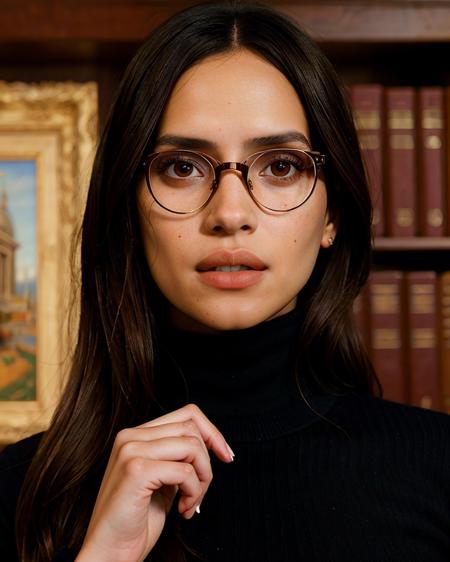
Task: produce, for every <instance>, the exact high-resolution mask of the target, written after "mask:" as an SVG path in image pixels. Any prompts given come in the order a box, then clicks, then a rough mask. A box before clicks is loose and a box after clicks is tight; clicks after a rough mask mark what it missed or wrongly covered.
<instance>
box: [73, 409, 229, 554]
mask: <svg viewBox="0 0 450 562" xmlns="http://www.w3.org/2000/svg"><path fill="white" fill-rule="evenodd" d="M208 449H212V450H213V451H214V453H215V454H216V456H217V457H218V458H219V459H221V460H223V461H225V462H231V461H232V460H233V457H232V456H231V455H230V452H229V449H228V445H227V443H226V441H225V438H224V437H223V435H222V434H221V433H220V431H219V430H218V429H217V428H216V427H215V426H214V425H213V424H212V423H211V422H210V421H209V419H208V418H207V417H206V416H205V415H204V414H203V412H202V411H201V410H200V409H199V408H198V407H197V406H196V405H195V404H188V405H187V406H184V407H183V408H180V409H179V410H175V411H173V412H170V413H169V414H166V415H164V416H161V417H159V418H157V419H155V420H152V421H150V422H148V423H145V424H143V425H140V426H137V427H133V428H129V429H124V430H122V431H120V432H119V433H118V434H117V437H116V439H115V442H114V445H113V448H112V451H111V455H110V458H109V461H108V465H107V467H106V470H105V474H104V477H103V480H102V484H101V486H100V490H99V493H98V496H97V500H96V503H95V506H94V510H93V513H92V517H91V520H90V522H89V526H88V530H87V533H86V537H85V539H84V542H83V545H82V548H81V551H80V553H79V555H78V557H77V558H76V562H103V561H105V562H106V561H108V562H110V561H111V560H114V562H141V561H142V560H144V559H145V557H146V556H147V554H148V553H149V552H150V551H151V550H152V548H153V546H154V545H155V543H156V542H157V540H158V538H159V537H160V535H161V532H162V530H163V528H164V524H165V521H166V517H167V514H168V512H169V510H170V508H171V506H172V503H173V500H174V498H175V496H176V494H177V492H178V490H180V499H179V502H178V511H179V512H180V513H181V514H183V516H184V517H185V518H186V519H190V518H191V517H192V516H193V515H194V513H195V509H196V507H197V506H198V505H200V503H201V501H202V500H203V497H204V495H205V494H206V491H207V489H208V487H209V485H210V483H211V480H212V477H213V475H212V470H211V462H210V458H209V453H208Z"/></svg>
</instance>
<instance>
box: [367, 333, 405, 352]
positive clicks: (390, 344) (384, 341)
mask: <svg viewBox="0 0 450 562" xmlns="http://www.w3.org/2000/svg"><path fill="white" fill-rule="evenodd" d="M400 346H401V338H400V331H399V330H397V329H395V328H378V329H375V330H374V331H373V335H372V347H373V349H400Z"/></svg>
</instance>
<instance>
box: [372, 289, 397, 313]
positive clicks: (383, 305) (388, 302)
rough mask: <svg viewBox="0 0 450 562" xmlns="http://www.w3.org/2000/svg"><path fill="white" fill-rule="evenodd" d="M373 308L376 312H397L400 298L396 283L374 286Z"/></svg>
mask: <svg viewBox="0 0 450 562" xmlns="http://www.w3.org/2000/svg"><path fill="white" fill-rule="evenodd" d="M372 310H373V312H374V313H375V314H396V313H397V312H399V310H400V299H399V295H398V292H397V290H396V287H395V285H378V284H376V283H374V285H373V288H372Z"/></svg>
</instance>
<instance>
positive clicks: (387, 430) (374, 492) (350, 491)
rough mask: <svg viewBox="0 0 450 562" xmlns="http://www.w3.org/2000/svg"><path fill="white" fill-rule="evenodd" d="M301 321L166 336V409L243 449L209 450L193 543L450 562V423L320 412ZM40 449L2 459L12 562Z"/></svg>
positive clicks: (28, 444)
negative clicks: (17, 522)
mask: <svg viewBox="0 0 450 562" xmlns="http://www.w3.org/2000/svg"><path fill="white" fill-rule="evenodd" d="M298 322H299V319H298V317H297V313H296V312H293V313H290V314H287V315H285V316H283V317H280V318H277V319H274V320H272V321H270V322H267V323H264V324H261V325H259V326H256V327H254V328H250V329H248V330H241V331H236V332H226V333H221V334H219V335H215V336H212V335H209V336H207V335H200V334H192V333H187V332H182V331H179V330H166V331H165V332H164V333H163V335H162V341H161V345H162V346H163V348H164V352H163V354H162V357H163V360H162V362H161V364H160V366H159V375H158V376H159V381H160V382H159V385H158V396H159V400H160V403H161V410H162V413H164V412H165V411H171V410H172V409H174V408H175V407H179V406H181V405H183V404H185V403H187V402H194V403H196V404H197V405H198V406H199V407H200V408H201V409H202V411H203V412H204V413H205V414H206V415H207V416H208V417H209V418H210V419H211V421H213V423H215V424H216V425H217V427H218V428H219V429H220V430H221V431H222V433H223V434H224V435H225V437H226V439H227V440H228V442H229V443H230V445H231V447H232V448H233V450H234V452H235V453H236V457H235V460H234V462H233V463H230V464H226V463H223V462H222V461H220V460H218V459H217V457H216V456H215V455H214V453H212V452H210V457H211V465H212V470H213V474H214V478H213V481H212V483H211V485H210V487H209V489H208V492H207V493H206V496H205V498H204V501H203V503H202V505H201V513H200V514H199V515H197V514H195V515H194V517H193V518H192V519H191V520H189V521H186V520H184V519H181V531H182V536H183V538H184V539H185V541H186V542H187V543H188V544H190V545H191V546H192V547H193V548H195V549H196V550H197V551H199V552H200V553H202V554H203V555H204V556H203V560H205V561H206V562H244V561H245V562H298V561H311V562H381V561H382V562H390V561H396V562H397V561H405V562H444V561H445V562H449V560H450V416H447V415H445V414H442V413H437V412H432V411H428V410H423V409H420V408H415V407H412V406H404V405H400V404H395V403H392V402H388V401H385V400H381V399H375V398H372V397H370V396H363V395H353V396H340V397H333V396H324V395H317V394H312V393H311V392H309V391H308V390H305V391H306V395H307V399H308V402H310V404H311V405H312V406H313V408H314V409H315V410H316V412H317V413H314V412H312V411H311V409H310V408H309V407H308V406H307V405H306V404H305V402H304V401H303V399H302V398H301V396H300V395H299V393H298V391H297V389H296V386H295V384H294V378H293V354H292V350H293V347H294V346H295V339H296V331H297V330H296V327H297V324H298ZM301 376H302V373H300V379H301ZM302 386H303V385H302ZM324 418H326V419H324ZM36 443H37V438H36V437H35V438H31V439H29V440H27V441H25V442H21V443H19V444H17V445H15V446H12V447H9V448H7V449H6V450H5V452H4V453H3V454H2V455H0V544H1V545H2V546H1V548H0V560H2V561H3V560H8V561H11V562H13V561H15V559H14V558H10V557H8V556H11V552H12V551H11V544H12V543H11V541H12V528H13V527H12V520H13V517H14V506H15V501H16V499H17V494H18V491H19V489H20V485H21V482H22V479H23V475H24V472H25V469H26V466H27V465H28V463H29V459H30V458H31V456H32V452H33V449H34V448H35V447H36ZM3 545H5V546H3ZM8 545H9V550H8ZM2 548H3V550H2ZM72 559H73V558H72ZM58 560H61V561H62V560H71V557H70V555H68V554H67V555H63V554H62V556H61V557H60V558H59V559H58ZM194 560H198V559H197V558H194V557H190V558H189V562H191V561H194ZM111 562H113V561H111Z"/></svg>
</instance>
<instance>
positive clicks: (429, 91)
mask: <svg viewBox="0 0 450 562" xmlns="http://www.w3.org/2000/svg"><path fill="white" fill-rule="evenodd" d="M444 121H445V113H444V88H441V87H435V88H420V90H419V92H418V136H419V145H418V146H419V151H418V152H419V153H418V162H419V176H418V177H419V182H418V192H419V205H418V208H419V234H420V235H422V236H445V234H446V224H445V223H446V221H447V216H446V215H447V213H446V201H445V173H446V170H445V154H446V153H445V128H444Z"/></svg>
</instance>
